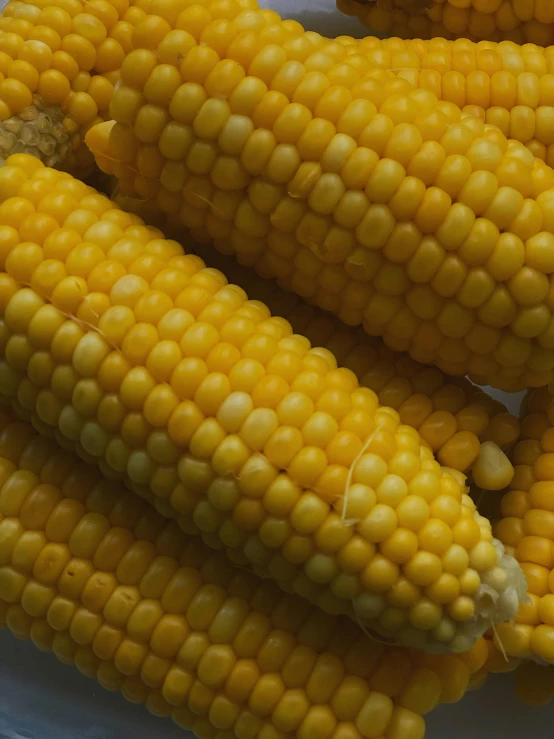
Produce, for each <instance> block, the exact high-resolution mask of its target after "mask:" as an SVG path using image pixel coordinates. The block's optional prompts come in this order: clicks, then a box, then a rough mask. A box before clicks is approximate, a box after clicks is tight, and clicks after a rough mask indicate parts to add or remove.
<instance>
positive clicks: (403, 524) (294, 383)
mask: <svg viewBox="0 0 554 739" xmlns="http://www.w3.org/2000/svg"><path fill="white" fill-rule="evenodd" d="M44 182H47V184H48V193H49V194H48V195H47V196H45V197H44V196H42V199H39V198H38V197H35V195H36V193H37V192H38V190H39V188H40V187H41V186H42V184H43V183H44ZM8 191H9V193H10V195H12V197H10V198H8V199H7V200H5V201H4V203H3V204H0V225H1V226H2V233H3V235H4V240H3V242H2V251H1V260H2V261H1V264H0V267H1V268H2V269H3V271H2V272H0V296H1V298H0V317H1V318H2V333H1V334H0V336H1V341H2V344H1V345H2V347H3V359H2V361H1V362H0V394H1V395H3V396H4V397H5V398H6V399H8V400H12V402H15V404H16V407H17V408H19V409H20V410H21V411H23V412H26V413H27V414H34V416H33V417H34V423H36V424H37V426H38V427H39V428H40V429H42V430H43V431H44V432H45V433H48V432H49V433H53V432H54V430H56V431H57V436H58V439H59V440H60V441H63V440H65V444H66V445H70V446H75V445H77V444H79V445H80V447H81V449H82V453H84V455H85V457H86V458H87V459H90V460H92V461H101V462H102V468H103V470H104V471H105V473H106V474H110V475H114V474H116V475H117V474H119V475H122V476H126V477H127V479H128V481H129V482H130V484H131V485H134V488H136V489H137V490H138V491H139V492H142V493H143V494H148V493H149V492H151V493H154V494H155V496H157V499H158V500H159V506H160V508H161V509H162V510H163V511H165V512H166V513H167V515H172V514H173V515H175V514H177V515H179V521H180V523H181V525H182V526H183V527H185V528H186V529H187V530H188V531H191V532H193V533H197V532H198V531H200V532H201V533H202V534H203V536H204V538H205V540H206V541H208V543H211V544H213V545H214V546H226V547H227V548H228V549H229V550H230V551H234V552H235V555H234V556H235V557H237V556H238V557H239V561H241V562H251V563H253V564H255V565H256V566H257V567H258V569H259V570H260V571H261V572H262V573H263V574H265V575H270V576H271V577H272V578H273V579H275V580H278V581H279V582H280V584H281V585H282V587H283V588H284V589H286V590H287V589H288V590H294V591H296V592H297V593H299V594H301V595H303V596H305V597H307V598H310V599H311V600H312V601H314V602H316V603H317V604H318V605H320V606H321V607H323V608H324V609H325V610H327V611H330V612H333V613H347V614H349V615H351V616H352V617H353V618H355V619H360V620H362V621H363V622H364V623H368V624H369V623H372V624H374V626H375V627H376V628H379V629H380V630H381V631H383V632H384V633H386V634H387V635H390V633H394V636H395V638H397V639H398V640H399V641H401V642H402V643H408V644H410V645H413V644H417V645H420V646H425V648H428V649H439V648H440V649H443V650H444V649H447V650H448V649H450V650H456V651H465V649H466V648H469V646H471V644H472V643H473V641H474V639H475V637H476V636H478V635H480V634H481V633H483V631H484V630H485V628H487V627H488V626H489V625H490V623H491V621H497V620H504V619H505V618H509V617H510V614H511V613H513V612H514V611H515V609H516V608H517V603H518V599H519V593H520V592H522V591H523V589H524V583H523V580H522V578H521V575H520V573H519V570H518V568H517V565H516V564H515V562H514V560H513V559H512V558H506V557H505V556H504V553H503V549H502V547H501V546H500V545H499V543H498V542H496V541H493V539H492V535H491V530H490V524H489V522H488V520H487V519H485V518H483V517H481V516H479V515H478V513H477V511H476V510H475V506H474V504H473V501H472V500H471V498H470V497H469V496H468V495H466V494H465V493H464V478H463V475H460V474H459V473H455V472H454V471H449V470H446V469H443V468H441V467H440V465H439V464H438V462H436V461H435V460H434V458H433V455H432V452H431V451H430V450H429V449H428V447H427V446H426V445H422V444H421V442H420V437H419V435H418V433H417V432H416V431H415V430H414V429H412V428H411V427H409V426H404V425H402V424H400V421H399V418H398V414H397V413H396V412H395V411H394V410H392V409H390V408H380V407H379V405H378V401H377V398H376V396H375V394H374V393H373V392H372V391H370V390H368V389H367V388H360V387H359V386H358V382H357V380H356V377H355V375H354V373H352V372H350V371H348V370H346V369H337V366H336V360H335V358H334V357H333V355H332V354H331V353H330V352H329V351H327V350H325V349H312V348H311V347H310V344H309V342H308V341H307V339H305V338H304V337H302V336H294V335H293V334H292V330H291V328H290V325H289V324H288V323H287V322H286V321H285V320H284V319H279V318H271V316H270V313H269V311H268V310H267V308H265V306H263V305H262V304H260V303H258V302H254V304H252V303H250V302H248V300H247V297H246V295H245V293H244V291H242V290H241V289H240V288H238V287H236V286H233V285H227V284H226V280H225V278H224V276H223V275H222V274H221V273H219V272H217V271H216V270H211V269H205V268H204V265H203V263H202V261H201V260H200V259H199V258H198V257H194V256H183V255H182V252H181V247H180V246H179V244H177V243H176V242H172V241H166V240H163V238H161V234H160V233H159V232H158V231H157V230H156V229H152V228H147V227H145V226H143V225H141V221H140V219H138V218H137V217H133V216H130V215H128V214H126V213H124V212H122V211H120V210H118V209H117V208H116V206H115V204H113V203H111V202H110V201H109V200H108V199H107V198H105V197H104V196H101V195H98V194H94V191H92V188H87V187H86V186H85V185H84V184H83V183H80V182H78V181H76V180H73V179H72V178H71V177H70V176H69V175H67V174H64V173H60V172H56V171H55V170H51V169H47V168H45V167H44V166H43V165H41V163H40V162H39V161H38V160H36V159H34V158H32V157H29V156H25V155H16V156H14V157H11V158H10V159H9V160H8V163H7V166H5V167H3V168H1V169H0V194H4V193H7V192H8ZM27 193H32V194H33V197H31V196H28V195H27ZM33 203H36V209H35V205H34V204H33ZM8 224H9V225H8ZM59 227H61V228H59ZM31 238H32V239H34V240H35V242H36V243H35V244H32V243H31V242H30V239H31ZM29 250H30V251H29ZM206 491H207V492H206ZM491 594H492V596H493V597H490V596H491ZM387 599H388V600H387Z"/></svg>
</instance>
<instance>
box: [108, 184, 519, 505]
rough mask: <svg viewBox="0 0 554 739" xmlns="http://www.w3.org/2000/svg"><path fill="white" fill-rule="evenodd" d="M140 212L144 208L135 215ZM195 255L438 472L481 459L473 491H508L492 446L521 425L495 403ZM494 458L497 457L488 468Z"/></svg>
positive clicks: (223, 261) (229, 266)
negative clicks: (413, 440)
mask: <svg viewBox="0 0 554 739" xmlns="http://www.w3.org/2000/svg"><path fill="white" fill-rule="evenodd" d="M116 202H117V198H116ZM123 202H128V200H127V199H124V200H123ZM140 210H142V204H140V209H139V210H138V211H137V212H140ZM179 235H180V236H182V234H179ZM191 247H192V248H191ZM191 247H189V246H188V244H187V251H191V250H192V251H194V250H195V248H196V249H198V246H195V245H194V244H191ZM200 251H201V254H202V258H203V259H204V261H205V262H206V263H207V264H208V265H209V266H210V267H216V268H217V269H219V270H220V271H221V272H223V273H224V274H225V276H226V277H227V279H228V280H229V282H232V283H234V284H236V285H239V287H241V288H242V289H243V290H245V292H246V293H247V294H248V297H249V298H250V300H260V301H262V302H263V303H265V305H266V306H267V307H268V308H269V310H270V311H271V313H272V315H274V316H281V317H283V318H285V319H286V320H287V321H288V322H289V323H290V324H291V327H292V329H293V331H294V332H295V333H297V334H302V335H303V336H305V337H306V338H307V339H308V340H309V342H310V343H311V345H312V346H324V347H326V348H327V349H329V351H330V352H332V353H333V355H334V356H335V358H336V360H337V362H338V364H339V365H340V366H341V367H346V368H347V369H349V370H352V372H354V373H355V375H356V376H357V377H358V379H359V381H360V384H361V385H363V386H364V387H368V388H369V389H370V390H373V391H374V392H375V393H376V395H377V398H378V400H379V403H380V404H381V405H386V406H389V407H390V408H394V410H396V411H398V414H399V418H400V421H401V423H404V424H406V425H408V426H413V427H414V428H415V429H416V430H417V431H418V432H419V434H420V436H421V438H422V439H423V440H424V441H426V442H427V443H428V444H429V446H430V448H431V449H432V451H433V453H434V454H435V455H436V456H437V459H438V461H439V462H440V463H441V464H442V465H444V466H445V467H451V468H453V469H455V470H459V471H460V472H467V471H468V470H469V469H471V468H472V465H474V463H475V461H476V460H477V459H478V458H479V457H480V455H481V453H482V454H483V459H482V460H481V461H480V462H479V463H478V464H477V465H475V474H474V475H472V476H473V477H474V482H475V484H476V485H478V486H479V487H481V488H483V489H485V490H487V491H490V490H501V489H503V488H505V487H506V486H507V485H508V483H509V482H510V480H511V479H512V476H513V467H512V465H511V463H510V461H509V459H508V457H507V456H506V454H505V453H504V454H499V452H498V450H497V449H495V448H493V449H492V450H491V444H490V442H492V443H493V444H494V445H495V447H498V448H499V449H501V450H502V451H503V452H509V451H510V450H511V448H512V447H513V445H514V444H515V443H516V441H517V439H518V437H519V421H518V419H517V418H515V416H513V415H512V414H510V413H508V412H507V410H506V407H505V406H503V405H502V403H501V402H500V401H498V400H495V399H494V398H491V396H490V395H487V393H485V392H484V391H483V390H481V389H480V388H478V387H476V386H475V385H473V384H472V383H471V382H469V380H467V379H466V378H460V377H458V378H448V377H445V375H444V374H443V373H441V371H440V370H438V369H437V368H435V367H428V366H426V365H421V364H419V363H418V362H416V361H415V360H413V359H411V358H410V357H409V356H408V355H405V354H399V353H396V352H394V351H392V350H391V349H388V348H387V347H386V346H385V345H384V344H383V343H382V342H381V341H380V340H379V339H371V338H369V337H368V336H367V334H365V332H364V331H363V329H361V328H358V329H348V328H346V327H345V326H344V324H343V323H342V322H341V321H339V320H338V319H337V318H334V317H333V316H330V315H329V314H327V313H324V312H323V311H321V310H319V309H318V308H316V307H315V306H312V305H309V304H308V303H306V302H305V301H303V300H302V299H301V298H299V297H298V296H296V295H291V294H290V293H285V292H283V291H282V290H280V289H279V287H278V286H277V284H276V283H275V282H274V281H272V280H262V279H260V278H258V277H257V275H256V274H255V272H254V271H253V270H249V269H247V268H244V267H242V266H241V265H239V264H237V262H236V260H234V259H230V258H227V257H224V256H222V255H220V254H218V253H217V252H215V251H214V250H213V249H210V248H209V247H207V246H206V245H203V247H202V248H201V249H200ZM487 442H489V443H487ZM491 452H492V454H494V457H493V458H491V460H490V462H489V463H487V456H488V455H490V454H491ZM475 478H476V479H475Z"/></svg>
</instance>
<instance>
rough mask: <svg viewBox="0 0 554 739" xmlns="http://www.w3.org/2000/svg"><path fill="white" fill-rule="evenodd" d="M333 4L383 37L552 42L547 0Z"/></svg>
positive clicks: (552, 13) (356, 0)
mask: <svg viewBox="0 0 554 739" xmlns="http://www.w3.org/2000/svg"><path fill="white" fill-rule="evenodd" d="M337 7H338V8H339V10H341V11H342V12H343V13H346V14H347V15H354V16H357V17H358V18H359V19H360V21H361V22H362V23H363V24H364V25H365V26H368V28H371V29H372V30H373V31H377V32H378V33H382V34H386V35H387V36H400V37H401V38H408V39H409V38H422V39H431V38H433V37H435V36H439V37H444V38H447V39H455V38H458V37H460V36H462V37H464V38H469V39H473V40H474V41H482V40H484V39H486V40H489V41H503V40H505V39H506V40H510V41H515V42H516V43H519V44H524V43H532V44H538V45H539V46H550V45H551V44H552V43H554V10H553V8H552V4H551V3H550V2H548V0H464V1H463V2H460V0H378V1H377V0H337Z"/></svg>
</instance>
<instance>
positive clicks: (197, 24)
mask: <svg viewBox="0 0 554 739" xmlns="http://www.w3.org/2000/svg"><path fill="white" fill-rule="evenodd" d="M175 1H176V0H175ZM151 2H154V0H151ZM229 3H230V7H228V6H227V2H226V4H225V10H222V9H221V7H220V6H219V5H218V4H214V5H212V4H209V7H208V3H207V0H206V2H205V3H204V4H203V5H202V4H199V5H195V6H194V8H193V9H192V10H191V9H190V8H189V9H186V10H184V11H182V13H181V14H180V15H178V18H177V20H175V14H176V12H177V8H178V6H177V5H175V7H174V5H173V4H172V2H171V1H169V6H171V8H173V11H172V12H170V11H169V10H167V9H165V10H164V11H163V13H164V14H165V16H167V18H169V20H167V18H166V17H162V16H160V15H153V14H151V15H149V16H148V18H147V19H145V20H143V21H141V22H139V23H138V24H137V26H136V27H135V30H134V32H133V46H134V47H135V49H134V51H132V52H131V53H130V54H128V55H127V56H126V57H125V60H124V62H123V64H122V70H121V75H122V83H123V84H122V85H121V86H120V87H118V89H117V90H116V91H115V93H114V96H113V99H112V104H111V107H110V114H111V115H112V117H113V118H114V119H115V121H116V123H115V124H113V125H111V124H110V125H107V124H106V125H103V124H100V125H99V126H94V127H92V128H91V129H90V131H89V132H88V134H87V140H88V143H89V145H90V146H91V148H92V149H93V151H94V152H95V153H96V154H97V161H98V163H99V164H100V166H101V168H102V169H104V171H108V172H111V173H114V174H115V175H116V177H117V179H118V180H119V183H120V185H121V188H122V190H123V191H124V192H126V193H127V194H129V195H138V196H140V197H142V198H146V199H151V200H155V201H156V203H157V205H158V207H159V209H160V210H161V211H163V212H165V213H167V214H169V216H170V217H171V220H173V221H174V222H176V223H179V224H181V225H185V226H187V227H188V228H190V229H191V230H192V232H193V235H194V236H196V237H197V238H199V239H201V240H210V241H212V242H213V243H214V244H215V246H216V248H217V249H218V250H220V251H225V253H234V254H235V255H236V256H237V258H238V259H239V261H241V262H242V263H245V264H250V265H256V268H257V269H258V270H259V271H260V273H261V274H263V276H274V277H277V278H278V280H279V283H280V285H281V286H282V287H286V288H287V289H289V290H292V291H294V292H296V293H298V294H299V295H301V296H303V297H307V298H309V299H310V300H311V301H312V302H314V303H315V304H317V305H318V306H320V307H322V308H324V309H325V310H328V311H330V312H333V313H336V314H337V315H339V317H340V318H341V319H342V320H344V321H345V322H346V323H348V324H350V325H360V324H362V325H363V326H364V328H365V330H366V331H367V332H368V333H369V334H372V335H382V336H383V337H384V339H385V342H386V343H387V344H388V345H389V346H390V347H391V348H393V349H395V350H402V351H408V352H409V353H410V354H411V356H412V357H413V358H414V359H416V360H417V361H421V362H423V363H426V364H436V365H437V366H439V367H440V368H441V369H442V370H443V371H445V372H446V373H448V374H451V375H465V374H469V375H470V377H471V378H472V379H474V380H475V381H476V382H478V383H479V384H492V385H495V386H497V387H501V388H503V389H511V390H515V389H519V388H521V387H524V386H540V385H544V384H546V383H547V382H548V381H549V380H550V378H551V377H552V373H553V369H554V320H553V317H552V307H551V306H552V296H551V274H552V273H553V272H554V262H552V257H551V255H552V254H554V233H553V231H552V229H553V228H554V226H553V225H552V223H551V220H550V216H549V214H550V213H551V212H552V200H553V194H554V190H553V189H551V188H553V187H554V173H553V171H552V170H551V169H550V168H549V167H547V166H546V165H545V164H544V163H542V162H540V161H538V160H536V159H534V158H533V156H532V155H531V153H530V152H529V151H528V150H527V149H526V148H525V147H524V146H523V145H520V144H517V143H514V142H508V141H507V140H506V138H505V137H504V135H503V134H502V133H501V132H500V131H498V130H497V129H495V128H493V127H490V126H486V125H485V124H483V123H482V122H481V121H479V120H478V119H476V118H473V117H469V116H468V117H467V118H464V119H463V120H462V117H461V116H462V114H461V112H460V109H459V108H457V107H456V106H455V105H454V104H451V103H445V102H444V101H442V102H438V101H437V98H436V96H435V95H434V94H433V93H432V92H430V91H427V90H421V89H418V90H414V89H413V87H412V86H411V85H410V83H409V82H408V81H407V80H401V79H398V78H395V77H394V76H393V75H392V76H391V77H389V76H387V73H384V74H385V79H381V77H380V76H379V75H377V77H375V76H374V74H375V73H369V74H368V73H366V71H365V70H366V69H367V67H368V65H370V60H369V58H368V57H366V56H365V55H363V54H360V53H354V54H351V55H350V56H349V57H348V58H349V59H350V62H348V60H346V61H344V56H343V54H344V50H345V48H350V47H351V46H352V44H346V45H344V44H342V43H340V42H334V43H333V42H326V43H327V51H326V52H319V51H316V52H313V53H310V52H311V47H312V41H311V39H312V34H310V33H306V32H304V31H303V29H302V27H301V26H300V25H299V24H298V23H294V22H291V21H281V22H275V21H274V20H273V21H272V22H271V24H269V23H267V22H266V17H265V16H264V15H263V14H261V13H258V12H255V11H252V10H249V11H241V9H240V6H239V5H238V4H235V3H234V2H233V0H229ZM153 7H156V6H153ZM160 12H162V11H160ZM197 16H198V17H197ZM317 38H319V39H320V38H321V37H317ZM316 40H317V39H316ZM355 48H357V47H355ZM183 49H184V50H185V51H184V52H183ZM335 52H336V55H337V57H338V59H339V61H338V62H337V63H335V60H334V57H333V53H335ZM358 64H359V65H360V71H359V70H358V67H357V65H358ZM377 72H380V70H377ZM372 74H373V76H372Z"/></svg>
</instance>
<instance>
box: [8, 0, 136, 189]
mask: <svg viewBox="0 0 554 739" xmlns="http://www.w3.org/2000/svg"><path fill="white" fill-rule="evenodd" d="M128 6H129V2H128V0H110V2H108V1H107V0H62V2H59V1H58V0H46V2H38V1H37V2H36V3H35V2H21V1H20V0H10V2H8V3H7V5H6V6H5V7H4V9H3V11H2V15H1V16H0V165H2V164H3V163H4V161H5V159H6V158H7V157H8V156H9V155H10V154H13V153H22V152H23V153H29V154H33V155H34V156H36V157H38V158H40V159H41V160H43V161H44V162H45V163H46V164H47V165H48V166H56V167H63V168H65V169H71V170H73V171H75V172H78V173H79V174H80V175H82V174H83V172H84V171H85V170H88V169H91V168H92V165H93V164H94V161H93V159H92V157H91V156H90V152H89V151H88V150H87V148H86V147H85V146H84V145H83V136H84V134H85V133H86V131H87V130H88V128H89V127H90V126H91V125H93V124H94V123H97V122H99V121H101V120H104V119H105V118H106V117H107V112H108V106H109V103H110V100H111V97H112V95H113V92H114V87H115V85H116V84H117V82H118V81H119V66H120V64H121V62H122V60H123V58H124V56H125V54H127V53H129V51H130V50H131V48H132V47H131V36H132V30H133V26H132V23H131V22H129V21H127V20H124V18H125V14H126V12H127V10H128ZM137 10H138V8H137ZM132 19H133V18H132V17H131V20H132Z"/></svg>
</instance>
